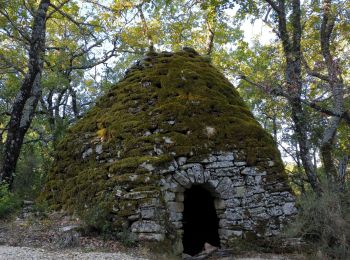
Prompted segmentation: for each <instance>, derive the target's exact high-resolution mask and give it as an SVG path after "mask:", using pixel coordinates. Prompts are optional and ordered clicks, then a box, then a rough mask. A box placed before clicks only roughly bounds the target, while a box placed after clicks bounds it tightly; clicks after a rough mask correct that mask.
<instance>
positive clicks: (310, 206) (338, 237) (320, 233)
mask: <svg viewBox="0 0 350 260" xmlns="http://www.w3.org/2000/svg"><path fill="white" fill-rule="evenodd" d="M287 233H288V235H291V236H299V237H302V238H303V239H305V241H306V242H308V243H310V245H311V246H312V247H313V250H314V251H315V253H317V254H318V257H320V254H321V255H322V258H323V259H329V258H335V259H349V257H350V189H349V187H347V188H346V189H345V190H344V191H343V192H339V191H336V189H334V187H331V186H330V185H326V184H323V193H322V195H318V194H316V193H314V192H311V191H310V192H308V193H306V194H304V195H302V196H301V197H300V198H299V214H298V215H297V218H296V220H295V221H294V222H293V223H292V224H291V225H290V227H289V229H288V231H287Z"/></svg>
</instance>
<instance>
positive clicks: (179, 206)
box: [167, 202, 184, 213]
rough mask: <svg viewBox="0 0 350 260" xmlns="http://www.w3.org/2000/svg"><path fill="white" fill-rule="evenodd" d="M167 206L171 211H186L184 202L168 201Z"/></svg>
mask: <svg viewBox="0 0 350 260" xmlns="http://www.w3.org/2000/svg"><path fill="white" fill-rule="evenodd" d="M167 206H168V209H169V211H171V212H178V213H180V212H183V211H184V204H183V203H182V202H168V203H167Z"/></svg>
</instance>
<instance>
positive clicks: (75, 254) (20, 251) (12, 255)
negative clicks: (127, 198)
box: [0, 246, 147, 260]
mask: <svg viewBox="0 0 350 260" xmlns="http://www.w3.org/2000/svg"><path fill="white" fill-rule="evenodd" d="M0 259H1V260H18V259H21V260H29V259H30V260H34V259H35V260H37V259H38V260H39V259H45V260H47V259H52V260H53V259H54V260H56V259H65V260H66V259H67V260H68V259H69V260H70V259H72V260H73V259H77V260H78V259H79V260H95V259H101V260H107V259H113V260H116V259H118V260H146V259H147V258H141V257H137V256H133V255H131V254H126V253H120V252H118V253H105V252H81V251H75V250H63V251H59V252H58V251H57V252H55V251H48V250H45V249H40V248H29V247H13V246H0Z"/></svg>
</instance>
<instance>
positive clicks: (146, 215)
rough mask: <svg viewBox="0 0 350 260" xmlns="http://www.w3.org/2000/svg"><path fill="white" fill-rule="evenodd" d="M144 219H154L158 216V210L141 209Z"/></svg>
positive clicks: (152, 208) (151, 208)
mask: <svg viewBox="0 0 350 260" xmlns="http://www.w3.org/2000/svg"><path fill="white" fill-rule="evenodd" d="M140 213H141V218H142V219H152V218H154V217H155V216H156V209H155V208H154V207H150V208H141V209H140Z"/></svg>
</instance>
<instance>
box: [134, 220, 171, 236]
mask: <svg viewBox="0 0 350 260" xmlns="http://www.w3.org/2000/svg"><path fill="white" fill-rule="evenodd" d="M131 231H132V232H134V233H164V232H165V231H164V228H163V227H162V226H160V225H159V224H158V223H156V222H155V221H151V220H139V221H135V222H134V223H132V224H131Z"/></svg>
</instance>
